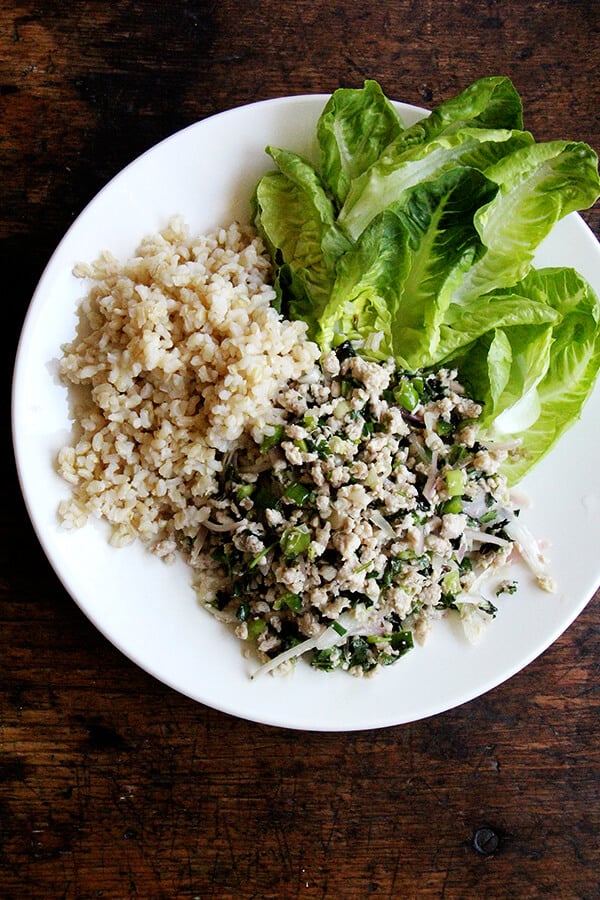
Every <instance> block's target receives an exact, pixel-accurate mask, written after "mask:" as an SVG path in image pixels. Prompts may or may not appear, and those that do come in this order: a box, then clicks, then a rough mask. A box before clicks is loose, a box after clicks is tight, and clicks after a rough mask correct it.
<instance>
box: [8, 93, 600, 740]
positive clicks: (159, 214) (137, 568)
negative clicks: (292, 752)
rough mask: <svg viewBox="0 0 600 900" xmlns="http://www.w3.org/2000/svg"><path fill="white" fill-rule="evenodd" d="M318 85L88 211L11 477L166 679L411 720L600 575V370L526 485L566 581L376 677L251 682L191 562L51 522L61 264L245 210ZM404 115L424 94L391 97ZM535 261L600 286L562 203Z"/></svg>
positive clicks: (42, 316)
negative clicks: (206, 602) (199, 597)
mask: <svg viewBox="0 0 600 900" xmlns="http://www.w3.org/2000/svg"><path fill="white" fill-rule="evenodd" d="M326 99H327V97H326V96H325V95H314V96H300V97H292V98H282V99H276V100H269V101H265V102H260V103H254V104H250V105H248V106H244V107H241V108H239V109H234V110H231V111H228V112H225V113H222V114H220V115H217V116H214V117H213V118H210V119H206V120H204V121H201V122H198V123H197V124H195V125H192V126H190V127H188V128H186V129H184V130H183V131H181V132H178V133H177V134H175V135H173V136H172V137H170V138H168V139H166V140H165V141H163V142H162V143H160V144H158V145H157V146H156V147H154V148H153V149H151V150H149V151H148V152H147V153H145V154H144V155H143V156H142V157H140V158H139V159H137V160H135V161H134V162H133V163H132V164H131V165H129V166H128V167H127V168H126V169H125V170H124V171H123V172H121V173H120V174H119V175H118V176H117V177H116V178H114V179H113V180H112V181H111V182H110V183H109V184H108V185H107V186H106V187H105V188H104V189H103V190H102V191H101V192H100V194H99V195H98V196H97V197H96V198H95V199H94V200H93V201H92V202H91V203H90V204H89V206H88V207H87V208H86V209H85V210H84V211H83V212H82V214H81V215H80V216H79V218H78V219H77V220H76V222H75V223H74V224H73V225H72V227H71V228H70V230H69V231H68V232H67V234H66V236H65V237H64V238H63V240H62V242H61V243H60V245H59V246H58V248H57V250H56V251H55V253H54V255H53V256H52V258H51V260H50V262H49V264H48V266H47V268H46V270H45V272H44V274H43V276H42V278H41V280H40V283H39V286H38V288H37V290H36V292H35V295H34V297H33V300H32V303H31V306H30V308H29V311H28V314H27V318H26V321H25V324H24V328H23V332H22V336H21V340H20V344H19V349H18V354H17V360H16V366H15V373H14V384H13V438H14V447H15V453H16V460H17V466H18V472H19V478H20V482H21V487H22V491H23V495H24V498H25V502H26V505H27V509H28V511H29V515H30V517H31V520H32V522H33V525H34V528H35V530H36V533H37V536H38V538H39V540H40V543H41V545H42V547H43V549H44V551H45V553H46V555H47V557H48V559H49V561H50V563H51V564H52V566H53V567H54V569H55V571H56V573H57V575H58V576H59V578H60V579H61V581H62V583H63V584H64V586H65V588H66V590H67V591H68V592H69V593H70V595H71V596H72V597H73V598H74V600H75V601H76V602H77V603H78V604H79V606H80V607H81V609H82V610H83V611H84V613H85V614H86V615H87V616H88V617H89V618H90V620H91V621H92V622H93V623H94V624H95V625H96V626H97V628H98V629H99V630H100V631H101V632H102V633H103V634H104V635H105V636H106V637H107V638H108V639H109V640H110V641H111V642H112V643H113V644H115V645H116V646H117V647H118V648H119V649H120V650H121V651H122V652H123V653H124V654H126V655H127V656H128V657H129V658H130V659H131V660H133V661H134V662H135V663H136V664H137V665H139V666H141V667H142V668H143V669H145V670H146V671H148V672H149V673H151V674H152V675H154V676H155V677H156V678H158V679H160V680H161V681H162V682H164V683H165V684H167V685H170V686H171V687H173V688H174V689H175V690H177V691H180V692H181V693H182V694H185V695H187V696H189V697H192V698H194V699H196V700H198V701H200V702H202V703H205V704H207V705H208V706H211V707H214V708H216V709H219V710H223V711H225V712H227V713H231V714H233V715H236V716H240V717H242V718H245V719H250V720H253V721H257V722H262V723H267V724H272V725H278V726H284V727H288V728H298V729H309V730H315V731H346V730H347V731H350V730H359V729H367V728H378V727H382V726H388V725H396V724H400V723H404V722H410V721H414V720H416V719H420V718H423V717H426V716H431V715H433V714H435V713H440V712H442V711H444V710H448V709H451V708H453V707H456V706H457V705H459V704H461V703H465V702H466V701H468V700H471V699H472V698H474V697H477V696H479V695H480V694H482V693H484V692H485V691H488V690H490V689H491V688H493V687H495V686H496V685H498V684H500V683H501V682H503V681H504V680H505V679H507V678H509V677H510V676H511V675H513V674H514V673H515V672H517V671H518V670H519V669H521V668H522V667H523V666H525V665H526V664H527V663H529V662H530V661H531V660H533V659H534V658H535V657H536V656H538V655H539V654H540V653H541V652H542V651H543V650H545V649H546V648H547V647H548V646H549V645H550V644H551V643H552V642H553V641H554V640H555V639H556V638H557V637H558V636H559V635H560V634H561V633H562V632H563V631H564V630H565V628H567V626H568V625H569V624H570V623H571V622H572V621H573V619H574V618H575V617H576V616H577V615H578V614H579V613H580V612H581V610H582V609H583V608H584V606H585V605H586V603H587V602H588V600H589V599H590V598H591V597H592V595H593V594H594V592H595V590H596V588H597V587H598V585H599V583H600V554H599V553H598V547H599V546H600V475H599V473H598V465H597V448H598V446H599V445H600V384H599V385H598V386H597V389H596V391H595V393H594V394H593V396H592V397H591V399H590V400H589V402H588V404H587V406H586V409H585V411H584V415H583V417H582V419H581V421H580V422H579V423H578V424H577V425H576V426H575V427H574V428H572V429H571V431H569V432H568V433H567V434H566V435H565V436H564V437H563V439H562V440H561V442H560V444H559V445H558V446H557V448H556V449H555V450H554V451H553V452H552V453H551V454H550V455H549V456H548V458H547V459H545V460H544V461H543V462H542V463H540V465H539V466H538V467H537V469H536V470H535V471H534V472H533V474H532V475H531V476H530V477H528V478H527V480H526V481H525V482H524V483H523V489H524V490H525V491H526V492H527V493H528V494H529V496H530V497H531V501H532V506H531V508H530V509H528V510H527V511H526V512H524V513H523V514H522V521H525V522H526V524H527V525H528V526H529V527H530V529H531V530H532V531H533V532H534V533H535V534H536V535H538V536H539V537H543V538H546V539H547V540H548V542H549V544H550V555H551V559H552V566H551V569H552V573H553V575H554V577H555V578H556V580H557V582H558V585H559V590H558V593H557V594H556V595H554V596H551V595H549V594H545V593H543V592H541V591H540V590H538V589H537V588H536V587H535V585H534V584H533V581H532V579H531V577H530V575H529V574H528V573H527V572H526V571H525V570H524V569H519V570H518V571H517V573H516V574H517V577H518V578H519V581H520V590H519V592H518V593H517V594H516V595H513V596H511V597H507V598H506V599H503V600H501V601H500V604H499V606H500V609H499V613H498V616H497V618H496V619H495V621H494V622H492V624H491V625H490V627H489V628H488V629H487V631H486V633H485V635H484V637H483V638H482V640H481V642H480V643H479V644H478V645H476V646H471V645H469V644H468V643H467V642H466V640H465V638H464V637H463V636H462V635H461V633H460V629H459V628H458V627H457V626H456V625H455V624H453V623H452V621H451V620H444V621H442V622H439V623H435V627H434V628H433V631H432V634H431V637H430V639H429V641H428V642H427V644H426V645H425V647H417V648H415V649H414V650H413V651H412V652H411V653H409V654H407V656H405V657H404V658H403V659H402V660H401V661H400V662H398V663H397V664H396V665H395V666H392V667H390V668H387V669H384V670H382V671H381V672H379V673H378V674H377V675H376V676H375V677H372V678H363V679H357V678H352V677H351V676H349V675H347V674H345V673H342V672H335V673H331V674H327V673H322V672H317V671H315V670H313V669H311V668H310V666H309V665H308V664H307V663H305V662H301V663H300V664H298V665H297V666H296V669H295V672H294V673H293V674H292V675H291V676H289V677H284V678H277V677H272V676H266V677H261V678H258V679H256V680H254V681H251V680H250V678H249V673H250V671H251V670H252V668H253V664H252V663H251V662H249V661H248V660H246V659H245V658H244V656H243V655H242V649H243V647H242V645H241V643H240V642H239V641H238V640H237V639H236V638H234V637H233V636H231V635H230V634H229V633H228V632H227V631H226V630H225V628H224V626H222V625H220V624H219V623H218V622H217V621H215V620H214V619H213V618H212V617H211V616H210V614H209V613H207V612H206V611H205V610H203V609H202V608H201V607H200V606H199V605H198V603H197V601H196V597H195V595H194V592H193V590H192V588H191V586H190V577H189V573H188V571H187V570H186V567H185V565H184V564H181V565H178V564H176V565H174V566H168V565H166V564H164V563H162V562H160V561H159V560H158V559H157V558H155V557H154V556H153V555H152V554H150V553H149V552H148V551H146V550H145V549H144V548H143V547H142V546H141V545H134V546H132V547H129V548H126V549H120V550H117V549H114V548H112V547H110V546H109V544H108V543H107V529H106V528H105V527H104V525H103V523H102V522H96V521H93V522H90V523H89V524H88V525H87V526H86V527H85V528H83V529H81V530H80V531H78V532H76V533H67V532H65V531H63V530H61V528H60V526H59V523H58V520H57V515H56V510H57V506H58V504H59V502H60V500H61V499H63V498H64V497H66V496H67V495H68V490H69V488H68V486H67V485H66V484H65V483H64V482H63V481H62V480H61V478H60V477H59V476H58V475H57V474H56V470H55V457H56V453H57V451H58V450H59V449H60V447H61V446H62V445H63V444H64V443H67V442H68V440H69V434H70V422H69V418H68V403H67V391H66V388H65V387H64V386H62V385H61V384H60V382H59V380H58V379H57V374H56V373H57V360H58V357H59V355H60V347H61V344H62V343H64V342H66V341H69V340H71V338H72V336H73V333H74V328H75V323H76V315H75V310H76V307H77V305H78V302H79V300H80V299H81V296H82V293H83V292H84V290H85V285H83V286H82V282H81V281H80V280H77V279H75V278H74V277H73V276H72V274H71V271H72V268H73V265H74V264H75V263H76V262H78V261H86V262H89V261H92V260H93V259H95V257H96V256H97V255H98V253H99V252H100V251H101V250H103V249H109V250H111V251H112V252H113V253H114V254H115V255H116V256H118V257H122V258H125V257H127V256H129V255H130V254H132V253H133V251H134V250H135V249H136V247H137V245H138V243H139V241H140V239H141V238H142V237H143V236H144V235H145V234H147V233H151V232H155V231H156V230H158V229H160V228H162V227H163V226H164V225H165V224H166V222H167V220H168V219H169V218H170V217H171V216H173V215H175V214H182V215H183V216H184V217H185V219H186V220H187V222H188V224H189V225H190V227H191V228H192V229H193V230H195V231H198V232H205V231H207V230H209V229H212V228H214V227H216V226H218V225H221V224H226V223H229V222H230V221H231V220H232V219H234V218H237V219H245V220H247V219H248V216H249V198H250V196H251V192H252V189H253V187H254V184H255V183H256V181H257V179H258V178H259V176H260V175H261V174H262V173H263V172H264V171H266V170H267V169H269V168H271V167H272V166H271V163H270V159H269V158H268V157H267V156H266V154H265V152H264V147H265V145H266V144H274V145H277V146H282V147H286V148H292V149H295V150H297V151H299V152H301V153H304V154H305V155H307V156H310V157H313V158H316V156H315V152H316V145H315V142H314V137H313V136H314V133H315V125H316V122H317V119H318V116H319V114H320V112H321V110H322V108H323V105H324V103H325V101H326ZM398 109H399V111H400V113H401V115H402V117H403V119H404V121H405V123H406V124H411V123H412V122H414V121H415V120H417V119H418V118H420V117H421V116H422V115H423V114H424V111H423V110H419V109H417V108H415V107H409V106H405V105H403V104H398ZM537 262H538V264H549V265H561V264H562V265H572V266H574V267H575V268H577V269H578V270H579V271H580V272H581V273H582V274H583V275H584V276H585V277H587V279H588V280H589V281H590V282H591V283H592V284H593V286H594V287H595V289H596V291H598V292H600V248H599V246H598V244H597V242H596V240H595V238H594V236H593V234H592V233H591V231H590V230H589V229H588V228H587V226H586V225H585V223H584V222H583V221H582V219H581V218H580V217H579V216H577V215H571V216H569V217H568V218H567V219H565V220H563V221H562V222H561V223H560V224H559V226H558V227H557V228H556V229H555V230H554V231H553V233H552V235H551V236H550V238H549V239H548V240H547V241H546V243H545V244H544V246H543V248H542V249H541V250H540V252H539V254H538V260H537Z"/></svg>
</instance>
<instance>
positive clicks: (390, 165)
mask: <svg viewBox="0 0 600 900" xmlns="http://www.w3.org/2000/svg"><path fill="white" fill-rule="evenodd" d="M532 142H533V138H532V137H531V135H530V134H528V133H527V132H525V131H509V130H507V129H498V128H495V129H489V128H477V127H474V126H470V125H468V126H465V127H462V128H459V129H458V130H452V131H443V132H441V133H440V134H439V135H437V136H435V137H433V138H432V139H431V140H428V141H426V142H425V143H420V144H415V145H413V146H411V147H408V148H405V147H402V148H401V152H400V153H399V154H397V153H396V152H395V148H394V145H393V144H392V145H390V146H389V147H388V148H387V150H385V151H384V153H383V154H382V156H380V158H379V159H378V160H377V162H376V163H374V164H373V165H372V166H371V167H370V168H369V169H367V171H366V172H364V174H363V175H361V176H359V177H358V178H355V179H354V181H353V182H352V184H351V186H350V190H349V191H348V196H347V197H346V201H345V203H344V205H343V207H342V209H341V211H340V214H339V216H338V222H339V224H340V225H341V226H342V227H343V228H344V229H345V230H346V232H347V234H348V235H349V236H350V238H351V239H352V240H356V238H357V237H358V236H359V235H360V233H361V232H362V231H364V229H365V228H366V226H367V225H368V224H369V222H370V221H371V219H372V218H373V217H374V216H376V215H377V214H378V213H380V212H381V211H382V210H383V209H385V208H386V207H387V206H389V205H390V204H391V203H395V202H397V201H398V200H400V199H402V194H403V193H404V192H405V191H407V190H409V189H410V188H412V187H414V186H415V185H417V184H421V183H423V182H425V181H431V180H433V179H435V178H438V177H439V176H440V175H441V174H443V173H444V172H446V171H449V170H451V169H453V168H456V167H457V166H469V167H471V168H475V169H479V170H480V171H485V170H486V169H488V168H489V167H490V166H492V165H494V163H496V162H498V160H499V159H501V158H502V157H504V156H506V155H507V154H509V153H512V152H513V151H514V150H517V149H519V148H521V147H523V146H527V145H530V144H531V143H532Z"/></svg>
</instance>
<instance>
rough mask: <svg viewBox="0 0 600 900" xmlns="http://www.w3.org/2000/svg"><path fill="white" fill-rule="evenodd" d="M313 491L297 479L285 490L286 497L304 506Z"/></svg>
mask: <svg viewBox="0 0 600 900" xmlns="http://www.w3.org/2000/svg"><path fill="white" fill-rule="evenodd" d="M311 494H312V491H311V490H310V488H308V487H307V486H306V485H305V484H300V482H299V481H295V482H294V483H293V484H290V485H289V486H288V487H287V488H286V489H285V491H284V497H287V498H288V500H293V501H294V503H297V504H298V506H303V505H304V504H305V503H306V502H307V500H309V499H310V496H311Z"/></svg>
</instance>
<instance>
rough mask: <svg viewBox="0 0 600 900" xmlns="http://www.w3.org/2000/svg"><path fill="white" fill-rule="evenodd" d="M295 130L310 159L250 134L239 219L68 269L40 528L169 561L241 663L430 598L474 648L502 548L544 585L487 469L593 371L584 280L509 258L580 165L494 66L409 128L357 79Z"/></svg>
mask: <svg viewBox="0 0 600 900" xmlns="http://www.w3.org/2000/svg"><path fill="white" fill-rule="evenodd" d="M317 133H318V140H319V145H320V151H321V162H320V167H315V166H314V165H312V164H311V163H310V162H308V161H307V160H306V159H304V158H302V157H300V156H297V155H296V154H294V153H292V152H291V151H286V150H280V149H276V148H269V149H268V152H269V153H270V155H271V157H272V158H273V160H274V161H275V163H276V165H277V170H276V171H272V172H268V173H267V174H266V175H265V176H264V177H263V178H262V179H261V180H260V181H259V183H258V184H257V186H256V191H255V195H254V198H253V223H252V225H240V224H239V223H232V224H230V225H228V226H226V227H223V228H221V229H219V230H217V231H215V232H212V233H210V234H207V235H202V236H198V235H193V234H191V233H190V231H189V230H188V228H187V226H186V225H185V223H184V222H183V221H182V220H180V219H177V218H174V219H173V220H172V221H171V222H170V223H169V224H168V226H167V227H166V228H165V229H164V230H163V231H162V232H161V233H160V234H157V235H153V236H148V237H146V238H145V239H144V240H143V241H142V243H141V244H140V246H139V247H138V249H137V251H136V253H135V254H134V256H133V257H132V258H131V259H129V260H127V261H125V262H121V261H118V260H116V259H114V258H113V257H112V256H111V255H110V254H109V253H105V254H103V255H102V256H101V257H100V258H99V259H98V260H97V261H96V262H95V263H94V264H92V265H87V264H86V265H79V266H78V267H77V268H76V275H78V276H79V277H81V278H83V279H86V280H87V281H88V282H89V283H90V289H89V292H88V294H87V296H86V298H85V300H84V301H83V302H82V304H81V307H80V310H79V315H80V325H79V328H78V332H77V334H76V335H75V337H74V339H73V340H72V342H71V343H70V344H69V345H66V346H65V347H63V356H62V359H61V363H60V371H61V376H62V378H63V380H64V381H65V382H66V383H67V384H69V385H71V386H73V387H74V388H76V391H77V394H76V396H75V395H73V401H72V409H73V420H74V427H73V440H72V441H71V443H69V445H68V446H65V447H63V449H62V450H61V451H60V453H59V456H58V469H59V472H60V474H61V475H62V476H63V477H64V478H65V479H66V480H67V481H68V482H69V484H70V485H71V488H72V490H71V495H70V497H69V498H68V499H67V500H65V501H64V502H63V503H62V504H61V507H60V510H59V514H60V518H61V521H62V523H63V525H64V526H65V527H67V528H77V527H81V526H82V525H84V524H85V522H86V521H87V519H88V517H89V516H90V515H92V516H95V517H98V518H102V519H105V520H107V521H108V522H109V523H110V526H111V541H112V542H113V543H114V544H115V545H116V546H119V547H122V546H124V545H126V544H128V543H131V542H132V541H134V540H136V539H140V540H142V541H143V542H145V543H146V544H147V546H148V547H149V549H150V550H152V551H153V552H154V553H156V554H158V555H159V556H161V557H162V558H164V559H165V560H166V561H169V560H173V559H174V558H176V557H177V556H183V558H184V559H185V560H186V562H187V563H188V564H189V567H190V572H191V573H192V579H193V583H194V586H195V588H196V590H197V593H198V596H199V599H200V601H201V602H202V604H203V605H204V606H205V607H206V609H207V610H209V611H210V612H211V613H212V614H213V615H215V616H216V617H218V618H219V619H220V620H222V621H223V623H224V627H228V628H230V629H232V630H233V631H234V632H235V634H236V635H237V637H238V638H239V639H240V641H241V642H242V645H243V647H244V648H246V649H247V651H248V652H249V653H250V654H251V655H252V656H253V657H254V658H255V660H256V666H255V671H254V675H259V674H264V673H266V672H269V671H275V672H277V673H283V672H286V671H288V670H289V669H290V668H291V667H292V666H293V665H294V664H295V663H296V661H297V660H299V659H300V658H303V659H307V660H309V661H310V664H311V665H312V666H314V667H315V668H317V669H320V670H322V671H331V670H334V669H342V670H347V671H349V672H351V673H352V674H356V675H363V674H367V673H370V672H375V671H378V670H380V669H381V668H382V667H384V666H388V665H390V664H392V663H395V662H396V661H397V660H398V659H400V658H401V657H402V656H403V655H404V654H405V653H406V652H407V651H409V650H410V649H411V648H412V647H413V646H414V644H415V643H416V642H418V643H423V642H424V641H425V639H426V637H427V634H428V632H429V630H430V629H431V627H432V625H433V624H434V622H435V620H436V619H438V618H440V617H442V616H446V615H453V616H457V617H459V618H460V620H461V622H462V624H463V626H464V630H465V633H466V635H467V637H468V638H469V639H470V640H476V639H477V638H478V637H479V635H480V632H481V630H482V629H483V628H484V626H485V625H486V624H487V623H489V622H491V621H492V620H493V618H494V616H495V615H496V613H497V611H498V608H499V607H500V605H501V604H502V603H503V602H504V598H506V597H508V596H510V595H512V594H514V593H515V592H517V597H516V598H515V601H513V600H511V601H510V602H518V584H517V582H516V581H515V578H514V575H513V567H512V566H511V563H512V562H513V561H514V559H515V558H516V557H519V558H520V559H522V560H524V561H525V562H526V563H527V565H528V566H529V569H530V571H531V577H532V578H533V579H535V581H536V582H537V584H538V585H539V587H540V589H542V590H546V591H552V590H553V589H554V584H553V582H552V578H551V577H550V574H549V572H548V570H547V567H546V560H545V558H544V555H543V553H542V550H541V544H540V542H539V540H538V539H536V538H538V537H539V536H536V537H534V536H532V535H531V534H530V533H529V531H528V528H527V525H526V522H525V521H524V520H525V519H526V513H525V512H524V513H523V514H521V510H520V509H519V505H518V504H517V503H516V502H515V499H514V491H513V490H512V489H513V487H514V485H515V484H516V483H517V482H518V481H519V480H520V478H521V477H522V476H523V474H525V472H527V471H528V470H529V469H530V468H531V467H532V466H533V465H535V464H536V463H537V461H538V460H539V459H540V458H541V457H542V456H543V455H544V454H545V453H547V452H548V451H549V450H550V449H551V447H552V446H553V444H554V442H555V441H556V440H557V439H558V438H559V436H560V434H561V433H562V432H563V431H564V430H565V429H566V428H568V427H569V425H570V424H572V422H573V421H575V420H576V418H577V417H578V416H579V414H580V411H581V408H582V406H583V404H584V402H585V400H586V398H587V396H588V395H589V392H590V391H591V389H592V386H593V384H594V381H595V378H596V375H597V371H598V366H599V365H600V339H599V338H598V333H599V321H600V314H599V306H598V301H597V299H596V298H595V296H594V294H593V292H592V290H591V288H590V287H589V285H587V284H586V282H585V281H584V280H583V279H582V278H581V276H579V275H578V274H577V273H576V272H574V271H573V270H571V269H541V270H537V269H535V268H534V266H533V264H532V258H533V252H534V250H535V247H536V246H537V245H538V244H539V242H540V241H541V240H542V239H543V237H544V236H545V234H547V233H548V231H549V230H550V228H551V227H552V224H553V223H554V221H556V220H557V219H558V218H560V217H561V216H562V215H565V214H566V213H568V212H569V211H571V210H572V209H576V208H584V207H585V206H586V205H590V204H591V203H593V202H594V201H595V199H596V198H597V196H598V190H599V187H598V173H597V160H596V158H595V155H594V154H593V152H592V151H591V150H590V149H589V148H587V147H586V145H582V144H575V143H569V142H558V141H556V142H552V143H551V144H537V143H536V142H535V141H534V140H533V138H532V137H531V135H529V133H528V132H525V131H523V130H522V121H521V108H520V101H519V99H518V96H517V95H516V92H515V91H514V88H513V87H512V85H511V84H510V82H509V81H508V80H507V79H503V78H487V79H481V80H480V81H479V82H476V83H475V84H474V85H471V86H470V87H469V88H467V90H466V91H465V92H463V94H461V95H459V96H458V97H456V98H453V99H452V100H450V101H447V102H446V103H445V104H442V105H441V106H440V107H438V108H437V109H436V110H434V111H433V112H432V114H431V115H430V116H429V117H428V118H427V119H425V120H423V122H420V123H417V125H415V126H412V127H411V128H404V127H403V125H402V123H401V121H400V120H399V118H398V115H397V114H396V112H395V111H394V108H393V106H392V104H390V103H389V101H388V100H387V99H386V98H385V96H384V95H383V93H382V92H381V89H380V88H379V86H378V85H377V84H376V83H375V82H367V83H366V84H365V85H364V87H363V88H361V89H357V90H340V91H337V92H335V93H334V94H333V95H332V98H331V99H330V101H329V102H328V104H326V106H325V108H324V110H323V114H322V116H321V119H320V120H319V124H318V132H317ZM507 216H510V220H508V219H507ZM198 627H199V628H201V627H202V625H201V622H199V624H198Z"/></svg>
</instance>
